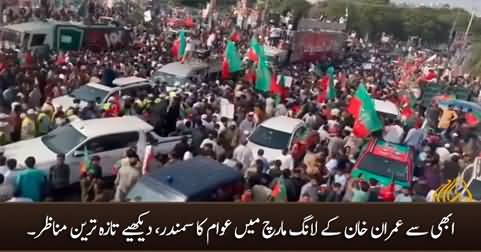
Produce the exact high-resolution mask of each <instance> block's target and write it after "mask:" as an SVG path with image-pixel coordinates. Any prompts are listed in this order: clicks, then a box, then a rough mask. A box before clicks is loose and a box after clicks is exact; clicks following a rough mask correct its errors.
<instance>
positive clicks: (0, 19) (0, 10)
mask: <svg viewBox="0 0 481 252" xmlns="http://www.w3.org/2000/svg"><path fill="white" fill-rule="evenodd" d="M4 5H5V3H4V2H3V1H2V2H1V3H0V25H1V24H3V6H4Z"/></svg>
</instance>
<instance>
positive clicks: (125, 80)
mask: <svg viewBox="0 0 481 252" xmlns="http://www.w3.org/2000/svg"><path fill="white" fill-rule="evenodd" d="M143 82H149V80H147V79H144V78H140V77H136V76H130V77H120V78H117V79H115V80H114V81H113V82H112V84H114V85H115V86H118V87H124V86H130V85H134V84H137V83H143Z"/></svg>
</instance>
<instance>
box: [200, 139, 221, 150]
mask: <svg viewBox="0 0 481 252" xmlns="http://www.w3.org/2000/svg"><path fill="white" fill-rule="evenodd" d="M206 144H212V150H213V151H214V152H215V153H217V142H216V141H215V140H212V139H209V138H206V139H204V141H202V143H201V144H200V148H204V146H205V145H206Z"/></svg>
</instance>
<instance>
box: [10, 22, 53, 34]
mask: <svg viewBox="0 0 481 252" xmlns="http://www.w3.org/2000/svg"><path fill="white" fill-rule="evenodd" d="M4 28H7V29H9V30H13V31H17V32H32V31H38V30H42V32H43V31H44V30H47V29H52V28H53V24H51V23H48V22H40V21H38V22H26V23H19V24H11V25H6V26H4Z"/></svg>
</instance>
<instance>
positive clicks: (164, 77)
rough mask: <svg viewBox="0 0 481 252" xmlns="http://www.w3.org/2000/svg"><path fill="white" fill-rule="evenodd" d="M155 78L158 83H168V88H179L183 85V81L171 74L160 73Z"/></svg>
mask: <svg viewBox="0 0 481 252" xmlns="http://www.w3.org/2000/svg"><path fill="white" fill-rule="evenodd" d="M155 78H156V80H157V81H159V82H160V83H163V82H165V83H167V86H169V87H178V86H180V85H181V84H182V82H183V79H182V78H180V77H178V76H176V75H173V74H169V73H163V72H158V73H156V74H155Z"/></svg>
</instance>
